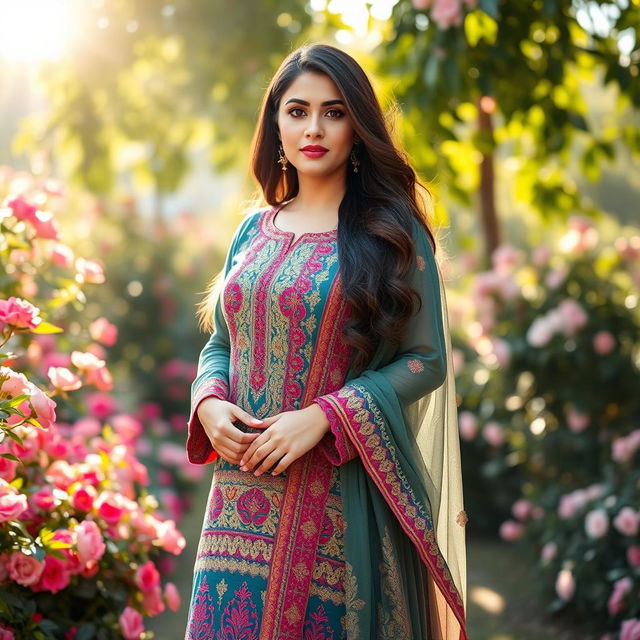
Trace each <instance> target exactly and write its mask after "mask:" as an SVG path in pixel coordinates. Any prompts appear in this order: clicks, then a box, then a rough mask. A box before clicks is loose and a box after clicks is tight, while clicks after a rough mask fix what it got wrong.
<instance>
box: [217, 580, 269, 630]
mask: <svg viewBox="0 0 640 640" xmlns="http://www.w3.org/2000/svg"><path fill="white" fill-rule="evenodd" d="M258 632H259V627H258V612H257V608H256V605H255V604H254V602H253V600H252V595H251V592H250V591H249V589H248V588H247V583H246V582H243V583H242V586H241V587H240V589H239V590H238V591H236V592H235V596H234V598H233V599H232V600H231V602H229V604H228V605H227V606H226V607H225V608H224V611H223V612H222V616H221V618H220V631H218V633H217V635H216V640H240V639H241V640H257V638H258Z"/></svg>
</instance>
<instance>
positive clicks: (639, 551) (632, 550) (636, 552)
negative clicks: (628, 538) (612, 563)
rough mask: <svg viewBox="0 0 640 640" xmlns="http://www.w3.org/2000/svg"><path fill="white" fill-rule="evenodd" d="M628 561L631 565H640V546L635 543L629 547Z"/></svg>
mask: <svg viewBox="0 0 640 640" xmlns="http://www.w3.org/2000/svg"><path fill="white" fill-rule="evenodd" d="M627 562H628V563H629V566H630V567H640V547H638V546H635V545H634V546H632V547H629V548H628V549H627Z"/></svg>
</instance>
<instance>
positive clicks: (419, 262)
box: [416, 255, 427, 271]
mask: <svg viewBox="0 0 640 640" xmlns="http://www.w3.org/2000/svg"><path fill="white" fill-rule="evenodd" d="M416 266H417V267H418V271H424V270H425V267H426V266H427V262H426V260H425V259H424V257H423V256H420V255H418V256H416Z"/></svg>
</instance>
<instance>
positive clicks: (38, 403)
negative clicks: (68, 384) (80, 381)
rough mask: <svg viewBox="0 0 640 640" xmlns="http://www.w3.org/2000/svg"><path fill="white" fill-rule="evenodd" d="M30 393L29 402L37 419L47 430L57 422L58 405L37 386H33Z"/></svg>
mask: <svg viewBox="0 0 640 640" xmlns="http://www.w3.org/2000/svg"><path fill="white" fill-rule="evenodd" d="M30 392H31V397H30V398H29V401H30V402H31V404H32V406H33V408H34V410H35V412H36V416H35V418H36V419H37V420H38V422H39V423H40V424H41V425H42V426H43V427H44V428H45V429H47V428H48V427H50V426H51V423H53V422H55V420H56V412H55V408H56V403H55V401H54V400H52V399H51V398H50V397H49V396H48V395H47V394H46V393H45V392H44V391H42V389H39V388H38V387H36V386H35V385H31V387H30Z"/></svg>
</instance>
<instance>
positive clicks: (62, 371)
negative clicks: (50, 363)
mask: <svg viewBox="0 0 640 640" xmlns="http://www.w3.org/2000/svg"><path fill="white" fill-rule="evenodd" d="M47 376H49V380H51V383H52V384H53V386H54V387H55V388H56V389H61V390H62V391H75V390H76V389H79V388H80V387H81V386H82V380H80V378H79V377H78V376H77V375H76V374H75V373H73V371H70V370H69V369H67V368H66V367H49V369H48V370H47Z"/></svg>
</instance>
